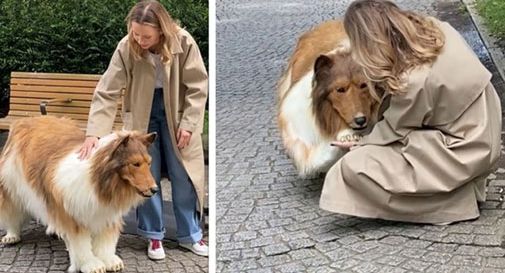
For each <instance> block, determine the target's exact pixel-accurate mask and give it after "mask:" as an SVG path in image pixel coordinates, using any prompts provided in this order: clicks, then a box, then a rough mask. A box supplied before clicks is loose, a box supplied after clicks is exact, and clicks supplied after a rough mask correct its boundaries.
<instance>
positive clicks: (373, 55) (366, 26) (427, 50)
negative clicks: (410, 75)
mask: <svg viewBox="0 0 505 273" xmlns="http://www.w3.org/2000/svg"><path fill="white" fill-rule="evenodd" d="M344 28H345V31H346V32H347V35H348V36H349V39H350V42H351V47H352V54H353V58H354V59H355V60H356V62H357V63H359V64H360V65H361V66H362V67H363V69H364V72H365V75H366V76H367V77H368V78H369V79H370V80H371V81H374V82H377V83H378V84H379V85H381V86H382V87H383V88H385V89H386V90H387V91H389V92H390V93H391V94H394V95H396V94H401V93H403V92H405V91H404V90H403V88H404V87H405V82H404V79H402V75H403V74H404V73H405V72H408V71H409V70H411V69H412V68H414V67H416V66H419V65H422V64H431V63H433V61H435V59H436V58H437V56H438V55H439V54H440V51H441V49H442V47H443V46H444V43H445V37H444V34H443V33H442V31H441V30H440V29H439V28H438V27H437V26H436V25H435V23H434V22H433V21H432V20H430V19H429V18H427V17H425V16H421V15H419V14H416V13H414V12H411V11H405V10H401V9H400V8H399V7H398V6H397V5H395V4H394V3H392V2H390V1H387V0H358V1H355V2H353V3H352V4H351V5H350V6H349V8H348V9H347V11H346V13H345V17H344Z"/></svg>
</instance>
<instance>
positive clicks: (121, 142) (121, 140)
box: [111, 135, 130, 155]
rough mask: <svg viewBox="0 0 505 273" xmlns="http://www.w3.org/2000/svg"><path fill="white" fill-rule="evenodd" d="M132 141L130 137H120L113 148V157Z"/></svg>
mask: <svg viewBox="0 0 505 273" xmlns="http://www.w3.org/2000/svg"><path fill="white" fill-rule="evenodd" d="M129 140H130V135H125V136H120V137H119V139H117V140H116V142H115V143H114V146H112V153H111V154H112V155H114V154H115V153H116V152H117V151H118V150H119V149H120V148H121V147H123V146H126V145H128V141H129Z"/></svg>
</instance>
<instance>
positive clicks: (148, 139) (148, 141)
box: [140, 132, 157, 147]
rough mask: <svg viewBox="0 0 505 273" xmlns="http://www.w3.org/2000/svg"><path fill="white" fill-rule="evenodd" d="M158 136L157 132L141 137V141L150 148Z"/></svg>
mask: <svg viewBox="0 0 505 273" xmlns="http://www.w3.org/2000/svg"><path fill="white" fill-rule="evenodd" d="M156 136H157V134H156V132H154V133H150V134H145V135H142V136H141V137H140V140H141V141H142V143H144V145H146V147H149V146H150V145H151V144H152V143H153V142H154V140H155V139H156Z"/></svg>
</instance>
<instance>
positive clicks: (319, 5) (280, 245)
mask: <svg viewBox="0 0 505 273" xmlns="http://www.w3.org/2000/svg"><path fill="white" fill-rule="evenodd" d="M350 2H351V1H350V0H344V1H334V0H320V1H309V0H295V1H287V0H275V1H267V0H252V1H239V0H222V1H218V2H217V8H216V12H217V42H218V45H217V57H216V60H217V88H216V93H217V100H216V103H217V110H216V111H217V121H218V123H217V137H216V141H217V143H216V144H217V147H216V151H217V156H216V160H217V166H216V171H217V177H216V183H217V185H216V186H217V208H216V209H217V219H216V220H217V264H218V268H217V272H264V273H267V272H379V273H382V272H472V273H473V272H502V271H505V258H504V257H505V248H504V247H503V245H504V241H503V236H504V235H505V214H504V212H505V204H504V202H503V199H504V197H503V194H504V190H505V160H504V158H503V157H502V158H501V159H500V161H499V166H498V168H497V169H496V171H495V172H494V173H493V174H492V175H490V176H489V179H488V183H489V187H488V196H487V200H486V202H485V203H483V204H481V217H480V218H479V219H477V220H474V221H467V222H461V223H456V224H452V225H448V226H433V225H421V224H408V223H399V222H390V221H382V220H373V219H363V218H357V217H349V216H344V215H338V214H332V213H328V212H325V211H322V210H320V209H319V206H318V201H319V196H320V191H321V186H322V183H323V179H322V177H317V178H313V179H300V178H299V177H298V176H297V174H296V171H295V169H294V167H293V165H292V162H291V160H290V159H289V158H288V157H287V156H286V155H285V153H284V150H283V147H282V143H281V140H280V136H279V132H278V130H277V125H276V120H275V112H276V108H275V103H276V95H275V83H276V81H277V80H278V77H279V76H280V74H281V71H282V68H283V67H284V66H285V64H286V60H287V57H288V56H289V54H290V53H291V52H292V50H293V48H294V45H295V42H296V39H297V37H298V36H299V35H300V34H301V33H302V32H303V31H305V30H307V29H309V28H310V27H311V26H313V25H315V24H317V23H319V22H321V21H324V20H328V19H332V18H335V17H339V16H341V15H342V14H343V12H344V10H345V8H346V7H347V6H348V4H349V3H350ZM396 2H397V3H398V4H399V5H400V6H402V7H404V8H408V9H412V10H415V11H418V12H422V13H425V14H429V15H433V16H436V17H439V18H441V19H442V20H446V21H449V22H450V23H451V24H453V26H454V27H455V28H457V29H458V30H459V31H460V32H461V33H462V34H463V35H464V37H465V39H466V40H467V41H468V42H469V44H470V45H471V46H472V47H473V49H474V50H475V51H476V52H477V54H478V55H479V57H480V59H481V60H482V62H483V63H484V64H485V65H486V66H487V67H488V69H489V70H490V71H492V73H493V75H494V77H493V84H494V85H495V87H496V89H497V90H498V92H499V94H500V96H501V98H502V104H503V99H504V97H505V96H504V93H505V84H504V82H503V79H502V78H501V75H500V73H499V70H498V69H497V68H496V65H495V63H494V62H493V60H492V59H491V58H490V55H489V53H488V50H487V48H486V46H485V45H484V43H483V41H482V39H481V37H480V35H479V33H478V31H477V29H476V27H475V25H474V24H473V21H472V19H471V17H470V14H469V13H468V12H466V10H465V5H464V3H463V2H461V1H458V0H439V1H435V0H426V1H417V0H398V1H396ZM503 105H505V104H503ZM502 135H503V134H502ZM502 153H503V150H502Z"/></svg>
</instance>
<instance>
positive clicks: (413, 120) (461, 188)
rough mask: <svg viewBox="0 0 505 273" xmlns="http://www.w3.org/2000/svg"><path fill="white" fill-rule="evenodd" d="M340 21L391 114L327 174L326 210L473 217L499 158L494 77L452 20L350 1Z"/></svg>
mask: <svg viewBox="0 0 505 273" xmlns="http://www.w3.org/2000/svg"><path fill="white" fill-rule="evenodd" d="M344 27H345V30H346V32H347V34H348V36H349V39H350V42H351V47H352V48H353V57H354V59H355V60H356V61H357V62H358V63H359V64H360V65H361V66H362V67H363V69H364V71H365V73H366V75H367V77H369V79H370V80H371V81H373V82H375V83H376V84H377V85H378V86H380V87H381V89H384V90H386V92H385V95H384V96H383V97H382V105H381V109H385V110H383V111H381V112H382V113H379V115H380V121H379V122H378V123H377V124H376V125H375V127H374V128H373V130H372V132H371V133H370V134H369V135H368V136H365V137H364V138H363V139H362V140H361V141H360V142H359V143H356V145H354V146H353V147H351V151H350V152H349V153H347V154H346V155H345V156H344V157H343V158H342V159H341V160H340V161H338V162H337V163H336V164H335V165H334V166H333V167H332V168H331V169H330V171H329V172H328V174H327V176H326V179H325V183H324V187H323V191H322V195H321V200H320V206H321V208H323V209H325V210H329V211H332V212H337V213H343V214H350V215H356V216H361V217H372V218H382V219H388V220H396V221H407V222H420V223H433V224H447V223H450V222H454V221H462V220H467V219H474V218H477V217H478V216H479V209H478V204H477V202H478V201H484V200H485V186H486V180H485V178H486V176H487V175H488V174H489V173H490V170H491V169H492V167H493V165H494V163H495V162H496V161H497V159H498V157H499V154H500V131H501V106H500V101H499V98H498V96H497V94H496V91H495V89H494V88H493V86H492V85H491V83H490V79H491V74H490V73H489V72H488V71H487V70H486V68H485V67H484V66H483V65H482V64H481V63H480V61H479V59H478V58H477V56H476V55H475V54H474V53H473V51H472V50H471V48H470V47H469V46H468V45H467V44H466V42H465V41H464V39H463V38H462V37H461V35H460V34H459V33H458V32H457V31H456V30H454V29H453V28H452V27H451V26H450V25H449V24H448V23H445V22H440V21H438V20H436V19H434V18H429V17H424V16H421V15H418V14H416V13H413V12H410V11H405V10H401V9H400V8H398V7H397V6H396V5H395V4H393V3H392V2H389V1H386V0H359V1H355V2H353V3H352V4H351V5H350V6H349V8H348V9H347V11H346V13H345V18H344ZM335 145H338V146H341V147H348V145H345V144H344V143H338V142H337V143H335Z"/></svg>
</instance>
